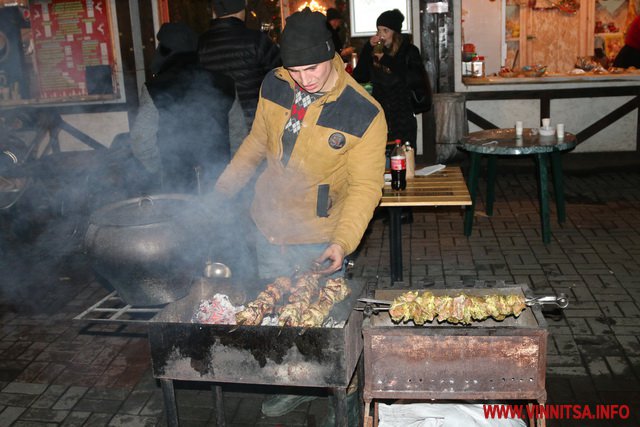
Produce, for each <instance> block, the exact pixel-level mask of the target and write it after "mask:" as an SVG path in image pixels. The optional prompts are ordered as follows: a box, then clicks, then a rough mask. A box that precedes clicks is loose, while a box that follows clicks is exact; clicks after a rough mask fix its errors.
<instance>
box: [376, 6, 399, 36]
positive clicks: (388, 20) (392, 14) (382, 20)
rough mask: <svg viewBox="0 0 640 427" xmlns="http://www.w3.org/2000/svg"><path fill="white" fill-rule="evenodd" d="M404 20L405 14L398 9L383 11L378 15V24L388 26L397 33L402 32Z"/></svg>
mask: <svg viewBox="0 0 640 427" xmlns="http://www.w3.org/2000/svg"><path fill="white" fill-rule="evenodd" d="M403 22H404V15H403V14H402V12H400V11H399V10H398V9H393V10H387V11H386V12H382V13H381V14H380V16H378V20H377V21H376V26H380V25H381V26H383V27H387V28H389V29H391V30H393V31H395V32H396V33H400V32H402V23H403Z"/></svg>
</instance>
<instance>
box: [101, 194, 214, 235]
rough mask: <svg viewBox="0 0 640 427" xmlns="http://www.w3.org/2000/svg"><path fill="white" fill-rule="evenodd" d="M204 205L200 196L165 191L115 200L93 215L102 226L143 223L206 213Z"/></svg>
mask: <svg viewBox="0 0 640 427" xmlns="http://www.w3.org/2000/svg"><path fill="white" fill-rule="evenodd" d="M203 213H204V207H203V206H202V205H201V204H200V202H199V201H198V199H197V198H195V197H193V196H188V195H185V194H161V195H154V196H144V197H137V198H134V199H127V200H123V201H121V202H116V203H111V204H109V205H107V206H105V207H103V208H101V209H99V210H97V211H96V212H94V213H93V214H92V215H91V219H90V222H91V223H92V224H95V225H100V226H116V227H127V226H142V225H151V224H162V223H168V222H175V221H188V220H189V219H190V218H195V217H198V216H199V217H202V215H203Z"/></svg>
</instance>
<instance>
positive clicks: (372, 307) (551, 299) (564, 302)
mask: <svg viewBox="0 0 640 427" xmlns="http://www.w3.org/2000/svg"><path fill="white" fill-rule="evenodd" d="M358 301H359V302H361V303H363V304H364V306H356V307H354V308H353V309H354V310H358V311H362V313H363V314H364V315H365V316H371V315H372V314H376V313H378V312H379V311H388V310H389V306H391V304H392V303H393V301H386V300H379V299H374V298H358ZM524 303H525V304H526V305H527V306H528V307H531V306H532V305H547V304H552V305H557V306H558V307H560V308H567V307H568V306H569V298H568V297H567V295H566V294H564V293H561V294H559V295H558V296H555V295H547V296H539V297H525V300H524Z"/></svg>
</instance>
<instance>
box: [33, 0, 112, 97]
mask: <svg viewBox="0 0 640 427" xmlns="http://www.w3.org/2000/svg"><path fill="white" fill-rule="evenodd" d="M29 11H30V15H31V16H30V18H31V33H32V37H33V42H34V54H35V62H36V67H37V75H38V82H39V86H40V89H39V92H40V94H39V98H41V99H52V98H68V97H78V96H86V95H104V94H111V95H112V94H114V83H113V82H114V78H113V68H114V67H113V63H114V54H113V46H112V43H113V41H112V39H111V25H110V22H111V21H110V15H109V5H108V0H36V1H31V2H30V6H29Z"/></svg>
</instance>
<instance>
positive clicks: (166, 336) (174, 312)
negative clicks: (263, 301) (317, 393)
mask: <svg viewBox="0 0 640 427" xmlns="http://www.w3.org/2000/svg"><path fill="white" fill-rule="evenodd" d="M348 283H349V287H350V288H351V295H350V296H349V297H348V298H347V299H346V300H344V301H342V302H341V303H339V304H336V306H335V307H334V308H333V309H332V311H331V313H330V316H331V317H332V318H333V320H335V321H336V322H341V321H344V322H345V324H344V327H335V328H334V327H322V328H306V329H305V328H300V327H278V326H237V325H218V324H197V323H192V322H191V318H192V316H193V314H194V313H195V312H196V311H197V310H198V306H199V304H200V302H201V301H202V300H203V299H206V298H209V297H211V295H207V294H206V290H202V291H195V292H192V293H191V294H190V295H188V296H187V297H185V298H183V299H181V300H178V301H175V302H172V303H169V304H168V305H167V306H166V307H165V308H164V309H163V310H162V311H160V312H159V313H158V314H157V315H156V316H154V317H153V319H151V320H150V321H149V345H150V348H151V360H152V365H153V375H154V377H156V378H158V379H159V380H160V384H161V387H162V391H163V397H164V403H165V410H166V412H167V422H168V424H169V425H170V426H177V425H178V414H177V408H176V401H175V394H174V384H173V382H174V381H175V380H180V381H199V382H211V383H214V384H215V385H214V398H215V405H216V414H217V415H216V416H217V421H218V426H223V425H224V411H223V406H222V388H221V384H224V383H241V384H256V385H269V386H293V387H315V388H328V389H330V390H331V391H332V393H333V395H334V397H335V399H333V400H334V404H335V413H336V420H337V422H338V425H340V426H345V427H346V426H347V410H346V400H345V399H346V389H347V387H348V386H349V383H350V381H351V378H352V376H353V373H354V372H355V369H356V366H357V364H358V359H359V357H360V354H361V352H362V346H363V342H362V335H361V328H362V320H363V316H362V313H361V312H358V311H355V310H353V307H354V306H355V304H356V302H357V299H358V297H359V296H362V295H361V294H362V291H363V289H364V287H365V281H363V280H361V279H350V280H349V282H348ZM263 288H264V287H263ZM201 289H203V288H201ZM259 290H262V289H258V291H259Z"/></svg>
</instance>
